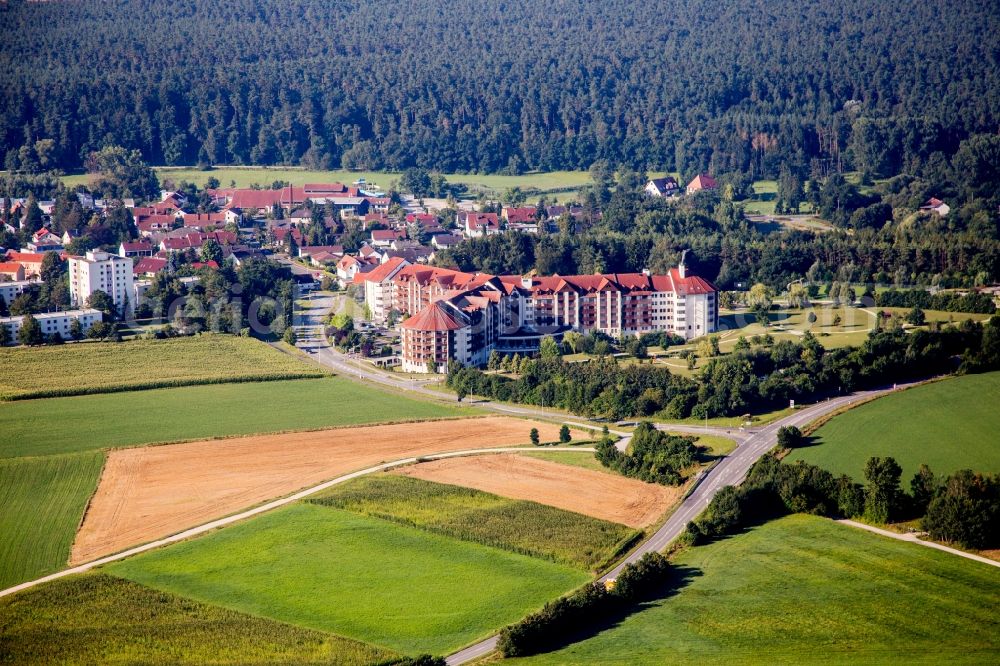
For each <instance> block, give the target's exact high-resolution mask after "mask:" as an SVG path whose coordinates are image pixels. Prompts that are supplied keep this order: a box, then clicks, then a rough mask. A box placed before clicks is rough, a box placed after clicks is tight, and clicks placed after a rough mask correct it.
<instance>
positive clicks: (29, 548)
mask: <svg viewBox="0 0 1000 666" xmlns="http://www.w3.org/2000/svg"><path fill="white" fill-rule="evenodd" d="M103 462H104V456H103V454H101V453H100V452H99V451H94V452H89V453H76V454H70V455H63V456H48V457H45V458H22V459H17V460H0V589H3V588H6V587H9V586H11V585H16V584H17V583H22V582H24V581H26V580H31V579H33V578H38V577H39V576H43V575H45V574H48V573H52V572H53V571H56V570H58V569H61V568H63V567H64V566H65V565H66V561H67V560H68V559H69V553H70V546H71V544H72V543H73V535H74V534H75V533H76V528H77V527H78V526H79V524H80V519H81V518H82V517H83V510H84V507H86V505H87V500H88V499H90V495H91V494H92V493H93V492H94V488H96V487H97V479H98V477H99V476H100V474H101V465H102V464H103ZM0 661H2V659H0Z"/></svg>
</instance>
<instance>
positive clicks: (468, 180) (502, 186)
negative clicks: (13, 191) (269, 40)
mask: <svg viewBox="0 0 1000 666" xmlns="http://www.w3.org/2000/svg"><path fill="white" fill-rule="evenodd" d="M156 172H157V176H159V178H160V181H161V182H162V181H163V180H164V179H170V180H173V181H174V183H175V184H178V183H180V181H182V180H186V181H188V182H192V183H195V184H196V185H198V186H200V187H204V185H205V182H206V181H207V180H208V179H209V178H212V177H214V178H217V179H218V180H219V183H220V184H221V186H222V187H229V184H230V182H231V181H235V182H236V186H237V187H249V186H250V185H251V184H253V183H257V184H259V185H264V186H270V185H271V183H273V182H274V181H276V180H282V181H287V182H290V183H291V184H292V185H304V184H305V183H330V182H340V183H346V184H351V183H353V182H355V181H356V180H358V179H359V178H364V179H365V180H366V181H367V182H368V183H376V184H378V185H379V186H380V187H382V188H383V189H387V188H388V187H389V183H390V182H391V181H393V180H398V179H399V178H400V176H402V174H401V173H398V172H385V171H382V172H380V171H345V170H334V171H313V170H309V169H295V168H287V167H285V168H282V167H274V168H270V167H248V168H239V167H229V168H226V167H220V168H217V169H213V170H211V171H202V170H201V169H197V168H176V167H158V168H157V169H156ZM445 178H447V180H448V182H449V183H463V184H465V185H467V186H469V188H470V189H473V188H474V187H476V186H478V187H481V188H486V189H492V190H498V191H503V190H506V189H509V188H511V187H520V188H521V189H522V190H524V189H529V188H535V189H539V190H553V189H571V188H572V189H578V188H580V187H582V186H583V185H587V184H589V183H590V182H591V181H590V174H589V172H587V171H552V172H547V173H527V174H523V175H520V176H497V175H486V174H455V173H449V174H445ZM88 179H89V176H88V175H87V174H75V175H72V176H64V177H63V182H64V183H66V185H67V186H69V187H72V186H75V185H81V184H86V183H87V182H88Z"/></svg>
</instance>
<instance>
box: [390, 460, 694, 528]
mask: <svg viewBox="0 0 1000 666" xmlns="http://www.w3.org/2000/svg"><path fill="white" fill-rule="evenodd" d="M567 455H568V454H567ZM393 473H394V474H401V475H405V476H410V477H413V478H417V479H424V480H425V481H435V482H437V483H447V484H451V485H455V486H465V487H468V488H475V489H477V490H482V491H484V492H488V493H494V494H496V495H500V496H502V497H510V498H513V499H520V500H528V501H531V502H538V503H540V504H548V505H550V506H554V507H558V508H560V509H565V510H566V511H573V512H576V513H581V514H584V515H586V516H592V517H594V518H600V519H601V520H609V521H611V522H615V523H621V524H623V525H628V526H629V527H635V528H640V527H646V526H648V525H651V524H652V523H654V522H656V520H657V519H658V518H659V517H660V516H662V515H663V514H664V513H665V512H666V511H667V510H668V509H669V508H670V507H672V506H673V505H674V504H676V503H677V502H679V501H680V498H681V495H683V493H684V488H683V487H677V488H672V487H669V486H661V485H658V484H654V483H645V482H643V481H638V480H636V479H629V478H627V477H624V476H620V475H618V474H613V473H610V472H596V471H591V470H587V469H581V468H578V467H572V466H570V465H562V464H559V463H557V462H550V461H548V460H538V459H537V458H527V457H523V456H519V455H516V454H499V455H491V456H467V457H463V458H446V459H443V460H433V461H431V462H426V463H420V464H419V465H409V466H407V467H403V468H401V469H399V470H395V471H394V472H393Z"/></svg>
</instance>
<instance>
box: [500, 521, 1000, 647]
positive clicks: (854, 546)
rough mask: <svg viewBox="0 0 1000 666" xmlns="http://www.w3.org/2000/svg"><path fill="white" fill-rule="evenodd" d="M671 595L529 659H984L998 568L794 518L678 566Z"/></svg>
mask: <svg viewBox="0 0 1000 666" xmlns="http://www.w3.org/2000/svg"><path fill="white" fill-rule="evenodd" d="M675 566H676V567H677V568H678V573H679V574H680V576H681V577H682V580H683V582H682V583H681V586H680V588H679V590H678V591H677V592H676V593H674V594H672V595H670V596H668V597H666V598H664V599H661V600H658V601H654V602H650V603H647V604H645V605H644V607H643V608H642V609H641V610H639V611H638V612H636V613H634V614H633V615H631V616H629V617H627V618H625V619H624V620H622V621H621V622H619V623H617V624H616V625H615V626H614V627H612V628H610V629H607V630H605V631H603V632H601V633H598V634H597V635H595V636H593V637H591V638H589V639H586V640H583V641H581V642H579V643H575V644H572V645H569V646H567V647H565V648H563V649H561V650H557V651H555V652H551V653H548V654H544V655H539V656H536V657H534V658H531V659H523V660H519V661H523V662H527V663H537V664H622V665H624V664H639V663H645V664H654V663H655V664H671V663H691V664H720V665H721V664H727V665H728V664H761V665H771V664H832V663H855V664H898V663H921V664H940V663H950V664H986V663H995V662H996V658H997V655H998V654H1000V620H998V617H997V614H996V609H997V607H998V605H1000V578H998V576H997V573H996V571H997V570H996V569H995V568H993V567H990V566H988V565H984V564H980V563H978V562H972V561H969V560H965V559H962V558H959V557H955V556H954V555H950V554H948V553H942V552H939V551H936V550H932V549H930V548H925V547H922V546H919V545H915V544H909V543H903V542H900V541H895V540H892V539H887V538H883V537H879V536H876V535H873V534H870V533H868V532H864V531H862V530H857V529H854V528H852V527H848V526H845V525H839V524H837V523H835V522H832V521H830V520H827V519H824V518H817V517H814V516H806V515H794V516H789V517H787V518H782V519H781V520H777V521H774V522H771V523H768V524H766V525H763V526H761V527H758V528H755V529H752V530H750V531H748V532H745V533H743V534H740V535H737V536H734V537H730V538H728V539H725V540H723V541H719V542H716V543H713V544H709V545H706V546H699V547H697V548H692V549H689V550H687V551H685V552H684V553H682V554H681V555H680V556H679V557H678V558H677V559H676V561H675Z"/></svg>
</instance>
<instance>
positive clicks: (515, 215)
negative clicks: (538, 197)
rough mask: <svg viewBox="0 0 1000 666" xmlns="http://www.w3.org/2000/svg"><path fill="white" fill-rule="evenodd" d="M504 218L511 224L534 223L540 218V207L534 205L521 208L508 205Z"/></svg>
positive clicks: (504, 211) (504, 210)
mask: <svg viewBox="0 0 1000 666" xmlns="http://www.w3.org/2000/svg"><path fill="white" fill-rule="evenodd" d="M503 219H505V220H507V222H508V223H509V224H534V223H535V222H536V221H537V219H538V209H537V208H535V207H534V206H523V207H521V208H511V207H510V206H506V207H504V209H503Z"/></svg>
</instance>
